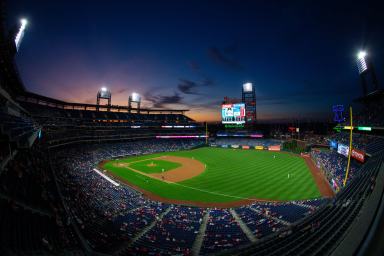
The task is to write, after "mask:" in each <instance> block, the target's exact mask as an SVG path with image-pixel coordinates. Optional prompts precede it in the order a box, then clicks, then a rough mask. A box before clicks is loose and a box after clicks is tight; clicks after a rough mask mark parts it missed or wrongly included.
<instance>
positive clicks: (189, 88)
mask: <svg viewBox="0 0 384 256" xmlns="http://www.w3.org/2000/svg"><path fill="white" fill-rule="evenodd" d="M213 85H215V81H213V80H212V79H210V78H207V77H206V78H204V79H203V80H202V81H200V82H194V81H191V80H188V79H184V78H180V79H179V84H178V85H177V88H178V89H179V91H180V92H181V93H184V94H192V95H201V94H202V93H200V92H199V91H198V89H199V87H208V86H213Z"/></svg>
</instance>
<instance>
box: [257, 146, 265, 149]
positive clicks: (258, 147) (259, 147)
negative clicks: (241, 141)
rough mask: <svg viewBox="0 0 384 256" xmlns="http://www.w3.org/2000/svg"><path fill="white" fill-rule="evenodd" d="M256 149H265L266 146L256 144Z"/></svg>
mask: <svg viewBox="0 0 384 256" xmlns="http://www.w3.org/2000/svg"><path fill="white" fill-rule="evenodd" d="M255 149H257V150H263V149H264V146H255Z"/></svg>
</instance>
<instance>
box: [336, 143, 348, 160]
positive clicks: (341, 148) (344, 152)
mask: <svg viewBox="0 0 384 256" xmlns="http://www.w3.org/2000/svg"><path fill="white" fill-rule="evenodd" d="M348 152H349V147H348V146H347V145H344V144H339V145H337V153H339V154H340V155H343V156H346V157H348Z"/></svg>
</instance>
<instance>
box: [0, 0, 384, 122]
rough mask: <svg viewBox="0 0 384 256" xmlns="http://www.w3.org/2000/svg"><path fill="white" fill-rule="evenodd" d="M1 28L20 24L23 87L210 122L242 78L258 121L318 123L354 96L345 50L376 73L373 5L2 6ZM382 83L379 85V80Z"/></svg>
mask: <svg viewBox="0 0 384 256" xmlns="http://www.w3.org/2000/svg"><path fill="white" fill-rule="evenodd" d="M6 7H7V9H8V10H7V23H8V27H9V28H11V27H13V26H15V25H19V19H20V18H26V19H28V26H27V29H26V32H25V35H24V38H23V41H22V42H21V45H20V50H19V52H18V54H17V57H16V61H17V65H18V68H19V71H20V74H21V77H22V79H23V81H24V84H25V86H26V88H27V90H29V91H31V92H35V93H38V94H42V95H45V96H48V97H53V98H57V99H61V100H64V101H68V102H83V103H95V102H96V94H97V91H98V90H99V89H100V88H101V87H102V86H106V87H108V88H109V89H110V90H111V92H112V104H113V105H127V101H128V95H130V94H131V93H132V92H137V93H139V94H140V95H142V98H143V106H144V107H155V108H173V109H176V108H187V109H190V110H191V111H190V112H189V113H187V115H188V116H190V117H192V118H194V119H196V120H197V121H219V120H220V105H221V102H222V101H223V98H224V97H225V96H228V97H231V98H240V97H241V87H242V84H243V83H244V82H248V81H249V82H252V83H253V84H254V86H255V90H256V97H257V112H258V118H259V119H261V120H271V119H287V118H299V119H302V118H312V119H317V118H325V117H329V116H331V115H332V113H331V106H332V105H333V104H345V105H347V104H349V103H351V102H352V100H353V99H354V98H356V97H358V96H360V95H361V93H362V89H361V87H360V81H359V77H358V71H357V67H356V54H357V53H358V51H359V50H361V49H365V50H366V51H367V53H368V54H369V55H370V56H371V57H372V60H373V63H374V64H375V66H376V72H377V75H378V79H379V82H380V81H382V78H383V64H384V63H383V60H384V50H383V45H384V35H383V33H382V29H383V25H384V16H383V15H382V14H381V10H382V9H381V8H379V7H380V4H379V1H372V2H362V1H359V2H352V1H342V2H341V1H316V2H313V1H311V2H309V1H276V2H273V1H234V0H233V1H146V0H143V1H61V0H60V1H43V0H38V1H27V0H14V1H8V2H7V5H6ZM381 84H382V83H381Z"/></svg>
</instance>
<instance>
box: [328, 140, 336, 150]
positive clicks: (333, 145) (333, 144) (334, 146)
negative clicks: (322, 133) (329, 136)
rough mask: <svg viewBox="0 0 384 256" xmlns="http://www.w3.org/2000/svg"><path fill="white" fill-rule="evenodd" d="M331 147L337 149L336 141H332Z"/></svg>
mask: <svg viewBox="0 0 384 256" xmlns="http://www.w3.org/2000/svg"><path fill="white" fill-rule="evenodd" d="M329 147H330V148H334V149H337V142H336V141H335V140H331V141H330V142H329Z"/></svg>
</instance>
